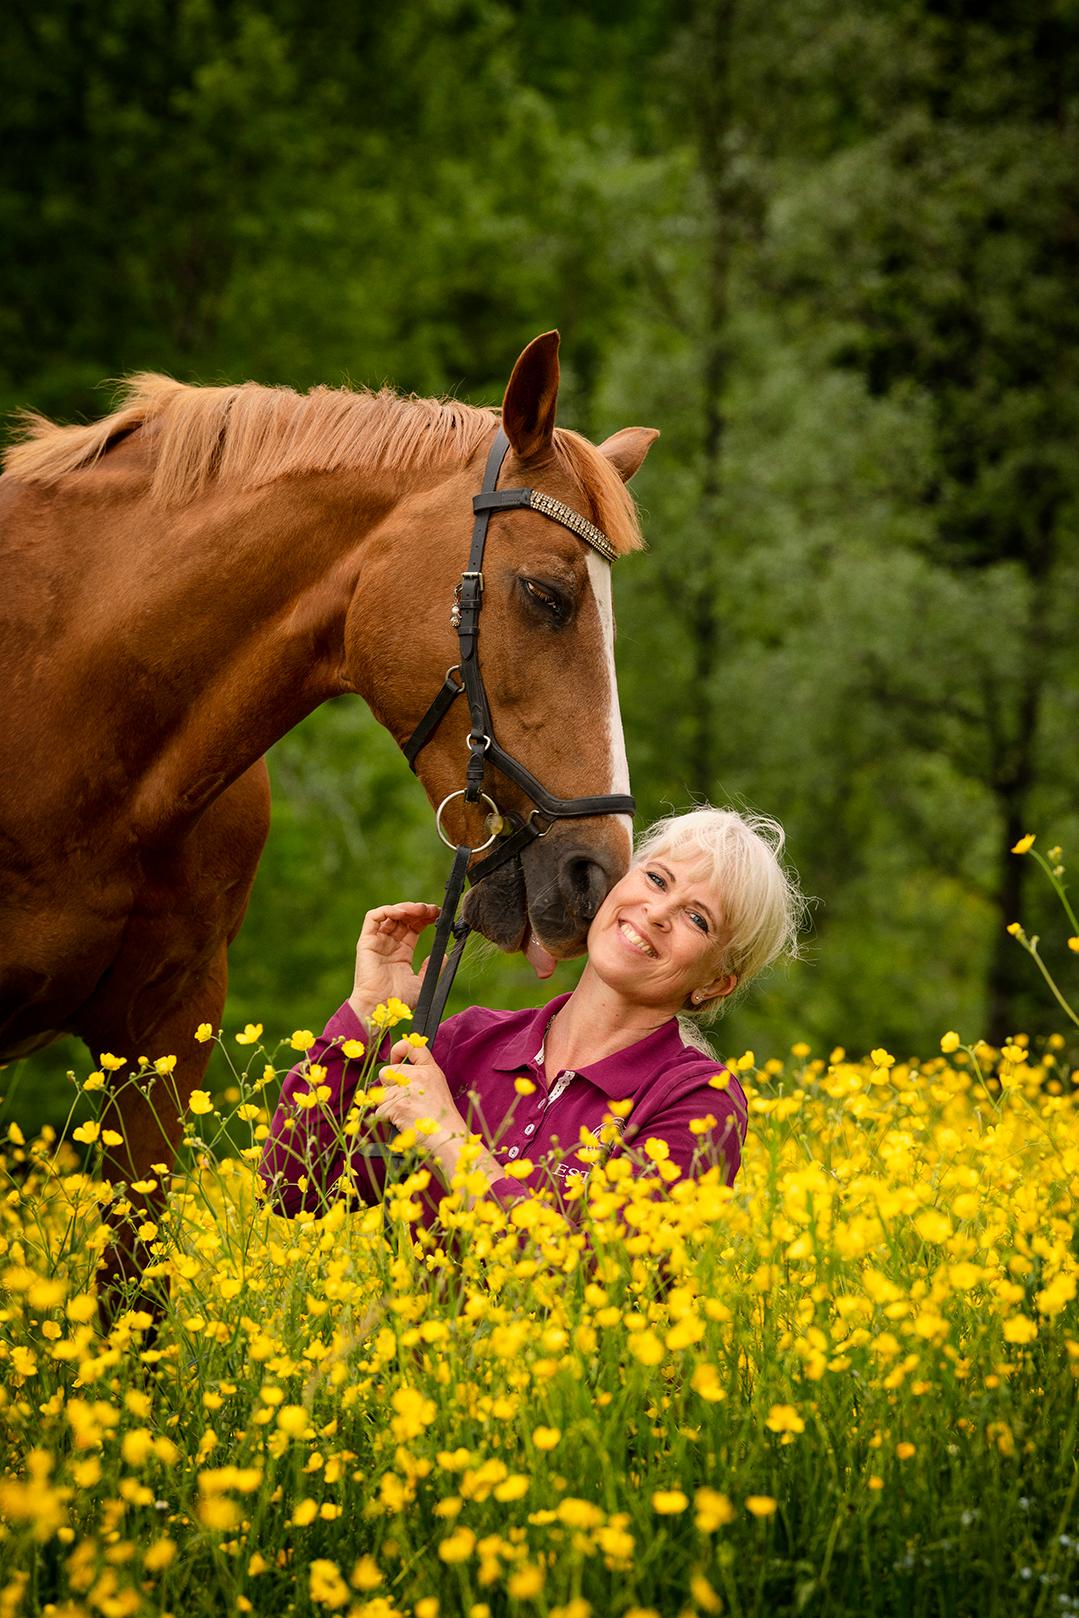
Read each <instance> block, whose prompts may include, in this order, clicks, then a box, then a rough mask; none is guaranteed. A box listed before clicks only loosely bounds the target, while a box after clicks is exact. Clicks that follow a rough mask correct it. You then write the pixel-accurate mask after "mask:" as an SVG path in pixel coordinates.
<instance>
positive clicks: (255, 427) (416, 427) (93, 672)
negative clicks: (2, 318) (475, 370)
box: [0, 332, 657, 1293]
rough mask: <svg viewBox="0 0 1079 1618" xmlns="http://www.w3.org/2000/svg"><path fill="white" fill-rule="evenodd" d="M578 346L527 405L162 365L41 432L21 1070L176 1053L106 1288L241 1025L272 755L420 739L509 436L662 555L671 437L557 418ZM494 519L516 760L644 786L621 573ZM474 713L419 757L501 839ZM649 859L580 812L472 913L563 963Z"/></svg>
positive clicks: (28, 708)
mask: <svg viewBox="0 0 1079 1618" xmlns="http://www.w3.org/2000/svg"><path fill="white" fill-rule="evenodd" d="M558 343H559V340H558V334H557V332H548V333H545V334H543V335H542V336H540V337H537V338H536V339H535V340H534V341H533V342H531V343H530V344H529V345H528V346H527V347H526V348H525V350H524V351H523V353H522V354H521V355H520V357H519V358H518V360H517V362H516V364H515V365H514V367H513V371H512V374H511V376H510V379H509V382H508V385H507V387H506V390H505V396H504V399H503V403H502V409H501V412H500V413H499V412H496V411H494V410H491V409H486V408H479V407H475V406H470V405H467V404H463V403H461V402H458V401H456V400H449V401H437V400H431V399H418V398H415V397H402V396H400V395H398V394H396V393H394V392H392V391H390V390H388V389H386V388H383V389H382V390H381V391H377V392H371V391H353V390H350V389H344V388H342V389H337V388H328V387H316V388H314V389H312V390H311V391H310V392H308V393H306V394H299V393H297V392H295V391H293V390H291V389H289V388H285V387H273V388H271V387H266V386H261V385H259V384H256V383H251V382H248V383H244V384H241V385H238V386H223V387H201V386H192V385H187V384H184V383H181V382H177V381H173V380H171V379H170V378H167V377H164V376H160V375H155V374H142V375H138V376H135V377H133V378H131V379H130V381H129V383H128V386H127V390H126V394H125V395H124V397H123V398H122V400H121V401H120V403H119V405H118V408H117V409H116V410H115V411H113V413H111V414H109V415H107V416H105V417H104V418H103V419H102V420H100V421H98V422H96V423H92V424H90V425H79V426H57V425H54V424H53V423H52V422H50V421H47V420H46V419H45V418H43V417H41V416H38V415H34V414H32V413H27V414H26V415H25V416H24V420H23V429H22V438H21V441H20V442H18V443H17V444H16V445H15V446H14V447H12V448H11V449H10V450H9V451H8V453H7V456H6V458H5V471H4V474H3V476H2V477H0V535H2V539H0V558H2V563H0V577H2V579H3V589H2V595H0V619H2V622H3V632H2V635H0V668H2V671H3V686H4V691H5V705H4V706H5V721H4V737H3V741H4V749H3V750H4V755H5V757H4V769H3V770H2V772H0V1059H2V1060H11V1059H14V1058H18V1057H22V1056H25V1055H27V1054H29V1053H31V1052H32V1051H34V1050H36V1049H38V1048H40V1047H41V1046H43V1045H45V1044H47V1043H48V1042H49V1041H50V1040H52V1039H54V1038H55V1037H57V1036H59V1035H61V1034H74V1035H76V1036H78V1037H79V1038H81V1039H82V1041H83V1042H84V1043H85V1044H86V1046H87V1047H88V1049H89V1051H90V1053H91V1057H92V1058H93V1059H94V1060H97V1059H98V1058H99V1054H100V1053H102V1052H122V1053H126V1054H127V1055H129V1056H130V1057H132V1058H133V1057H135V1056H136V1055H137V1054H147V1055H148V1056H149V1057H150V1058H151V1059H153V1058H155V1057H159V1056H160V1057H175V1058H176V1067H175V1070H174V1072H173V1073H172V1075H171V1084H172V1086H173V1089H172V1103H171V1104H170V1105H169V1106H168V1107H167V1108H166V1109H165V1112H164V1113H162V1111H161V1103H162V1098H161V1095H160V1094H157V1095H155V1096H154V1097H153V1098H152V1099H151V1098H150V1097H149V1096H148V1095H147V1094H145V1093H144V1092H143V1091H141V1090H140V1088H139V1087H138V1086H136V1085H134V1084H131V1083H127V1084H123V1083H122V1082H121V1081H122V1078H123V1074H122V1073H121V1074H120V1075H119V1076H118V1077H117V1078H115V1079H114V1080H113V1081H112V1088H111V1089H109V1090H108V1091H107V1092H106V1094H105V1097H104V1102H103V1113H102V1119H101V1122H102V1125H103V1130H104V1129H110V1130H113V1131H115V1132H116V1134H118V1135H120V1136H121V1137H122V1144H121V1145H120V1146H115V1145H113V1146H111V1147H109V1148H108V1149H107V1151H106V1153H105V1158H104V1165H103V1167H104V1172H105V1176H106V1178H108V1179H110V1180H112V1181H113V1182H114V1184H119V1183H121V1182H122V1183H124V1184H125V1185H126V1187H127V1188H128V1196H127V1200H128V1206H129V1207H133V1208H134V1213H133V1214H129V1216H128V1218H127V1219H116V1220H114V1221H113V1227H112V1229H111V1231H110V1238H109V1246H108V1249H107V1251H106V1252H105V1254H104V1255H103V1259H102V1265H101V1268H102V1271H103V1279H102V1291H103V1292H104V1291H105V1290H106V1289H111V1290H112V1292H114V1293H115V1292H116V1291H117V1289H120V1290H122V1289H123V1288H124V1287H125V1286H126V1283H128V1282H135V1283H137V1281H138V1278H139V1275H140V1274H141V1270H142V1269H143V1267H144V1266H145V1264H146V1262H147V1255H146V1253H145V1251H144V1250H143V1248H142V1247H141V1245H140V1241H139V1238H138V1236H137V1234H136V1230H137V1226H138V1225H139V1223H140V1222H141V1220H142V1219H143V1218H144V1217H146V1216H147V1214H152V1211H153V1209H154V1207H155V1206H156V1200H155V1199H156V1198H159V1197H160V1195H161V1193H160V1191H157V1192H154V1191H153V1190H150V1191H147V1192H144V1193H143V1194H142V1195H141V1196H140V1197H136V1196H135V1195H134V1193H133V1192H132V1191H131V1189H130V1187H131V1184H132V1182H138V1183H139V1184H143V1185H145V1184H147V1183H148V1182H147V1178H146V1177H147V1176H148V1175H149V1174H150V1165H151V1164H153V1163H158V1164H160V1163H161V1161H162V1160H163V1159H164V1160H165V1161H166V1162H167V1163H170V1164H171V1162H173V1161H174V1160H175V1152H176V1148H177V1145H178V1142H179V1139H180V1136H181V1134H182V1120H183V1113H184V1110H185V1108H186V1104H187V1101H188V1099H189V1097H190V1094H191V1091H192V1090H193V1089H194V1088H195V1087H196V1086H198V1085H199V1084H200V1083H201V1081H202V1078H203V1075H204V1072H205V1068H206V1062H207V1059H208V1054H209V1050H210V1046H209V1045H208V1044H206V1043H197V1042H196V1041H195V1039H194V1037H193V1036H194V1033H195V1030H196V1028H197V1026H198V1025H200V1024H209V1025H210V1026H211V1027H212V1028H214V1029H216V1028H218V1027H219V1026H220V1021H221V1017H222V1012H223V1008H224V1002H225V990H226V982H227V951H228V946H229V944H230V943H231V941H232V940H233V939H234V938H235V936H236V934H237V932H238V931H239V928H240V926H241V923H242V921H243V917H244V912H245V910H246V907H247V903H248V897H249V894H250V892H251V886H252V883H253V881H254V877H255V871H256V868H257V866H258V862H259V857H260V855H261V852H262V848H263V844H264V842H265V839H266V835H267V831H268V827H269V807H270V802H269V784H268V776H267V770H266V765H265V762H264V757H263V755H264V754H265V753H266V751H267V749H268V748H270V747H271V746H272V745H273V743H274V742H276V741H277V740H278V739H279V738H280V737H281V736H283V735H284V734H285V733H286V732H287V731H288V730H289V729H291V727H292V726H293V725H296V724H297V723H299V721H300V720H301V719H303V718H304V717H305V716H306V715H307V714H309V713H310V712H312V710H313V709H315V708H316V707H318V706H319V704H321V703H323V702H325V701H327V700H328V699H329V698H331V697H337V696H340V695H342V694H344V693H353V694H355V695H357V696H359V697H361V698H362V699H363V700H364V701H365V702H366V703H367V705H368V707H369V708H370V709H371V711H372V713H373V714H374V716H375V717H376V719H377V720H378V721H379V722H380V723H381V724H382V725H383V726H384V727H385V728H386V729H387V730H388V731H389V733H390V734H391V735H392V736H393V737H394V739H395V740H396V741H397V742H398V744H399V745H401V746H402V747H405V746H406V744H407V742H408V739H409V738H410V736H411V735H412V733H413V731H414V729H415V727H416V726H417V723H418V721H419V720H420V719H421V717H422V716H423V714H424V712H425V710H426V709H427V707H428V703H429V699H430V697H431V694H432V692H433V691H435V690H436V689H437V688H438V686H439V685H440V683H442V682H443V681H444V679H446V678H447V675H446V670H447V668H449V667H450V666H451V665H453V664H455V663H456V661H457V655H458V653H457V636H456V634H455V630H454V626H453V624H452V623H451V606H452V602H453V597H454V584H455V581H456V580H458V578H459V576H460V574H461V569H462V567H463V566H464V565H465V557H466V555H467V547H468V533H469V528H470V524H471V521H472V507H471V496H472V495H473V493H474V492H475V490H477V489H478V488H479V487H480V470H481V468H482V467H483V465H484V460H485V457H486V456H487V454H488V450H489V448H490V446H491V444H492V440H493V438H494V435H495V434H496V432H497V431H498V429H499V425H500V424H501V429H502V432H503V433H504V434H505V436H506V438H507V439H508V441H509V451H508V456H507V459H506V462H505V466H504V468H503V476H502V479H501V481H502V483H503V485H505V484H506V483H507V482H509V483H520V484H534V485H535V486H536V487H537V488H539V489H542V490H543V491H544V494H545V495H548V496H550V497H552V499H553V500H554V501H556V502H562V504H563V509H565V508H569V511H570V514H571V515H572V513H577V514H578V518H583V519H585V526H586V527H587V525H588V524H590V523H594V524H595V525H596V527H597V528H598V529H601V530H602V531H603V533H604V534H605V535H606V536H607V537H608V539H609V542H610V545H611V546H612V547H613V551H614V553H616V554H618V555H623V554H626V553H628V552H631V551H634V550H636V549H639V548H640V546H641V545H642V543H643V541H642V538H641V532H640V528H639V524H638V521H637V516H636V510H635V507H634V504H633V500H632V498H631V496H630V494H629V492H628V490H627V489H626V487H625V485H626V484H627V483H628V481H629V479H630V478H631V477H632V476H633V474H634V473H635V472H636V471H637V469H638V468H639V467H640V465H641V463H642V462H643V460H644V458H645V455H646V454H647V452H648V449H649V447H650V445H651V443H652V441H653V439H654V438H655V437H656V436H657V434H656V433H655V432H654V431H653V430H652V429H648V428H640V427H630V428H626V429H623V430H622V431H621V432H618V433H615V434H614V435H613V436H612V437H610V438H608V439H607V440H606V441H605V442H604V443H602V444H599V445H593V444H591V443H590V442H589V441H588V440H587V439H585V438H583V437H581V436H579V435H578V434H576V433H573V432H571V431H569V430H567V429H565V428H562V427H558V426H556V421H555V418H556V408H557V397H558V384H559V369H558ZM490 518H491V520H490V537H489V544H488V550H487V556H486V559H485V562H484V578H483V580H482V581H481V582H482V585H483V599H484V604H485V614H484V632H483V638H482V641H481V642H480V645H479V661H480V664H481V667H482V674H483V678H484V679H485V681H486V686H487V691H488V693H489V697H490V706H491V711H492V713H493V716H494V724H495V726H496V727H497V729H498V733H499V738H500V741H501V744H502V747H503V748H506V749H508V751H509V752H510V753H512V754H513V755H515V757H516V758H517V759H518V760H520V761H521V762H522V763H523V764H524V766H525V768H526V769H527V770H528V771H531V773H532V774H533V775H534V776H536V777H538V778H539V779H540V780H541V781H542V782H543V783H544V784H545V786H546V787H547V788H548V789H549V790H551V791H552V792H554V793H557V794H561V795H562V796H563V797H567V798H572V797H575V796H579V795H581V794H586V793H596V792H597V791H599V792H605V793H612V794H613V793H624V792H626V791H627V790H628V773H627V769H626V756H625V747H624V742H623V735H622V726H621V719H620V715H619V709H618V697H617V689H616V684H615V673H614V657H613V632H614V631H613V614H612V605H611V584H610V571H611V570H610V567H609V566H608V564H607V562H606V561H604V560H602V559H601V557H600V556H599V555H597V554H596V552H595V551H594V550H593V549H591V548H590V547H588V546H586V545H583V544H582V543H581V541H580V539H579V538H578V537H576V536H575V534H574V533H573V532H571V531H570V530H569V529H567V528H566V527H563V526H560V525H559V524H557V523H555V522H551V521H548V520H546V518H545V517H544V516H543V514H542V513H541V512H538V511H537V512H532V511H513V512H509V511H507V512H504V513H502V512H498V511H494V512H492V513H491V514H490ZM465 706H466V705H465V704H457V705H456V709H451V711H449V712H448V713H447V715H446V718H445V721H444V723H443V724H441V725H440V727H439V729H438V732H437V734H436V735H434V736H433V737H432V738H431V739H430V741H429V742H428V744H427V745H425V746H424V747H423V750H422V752H420V753H419V755H418V757H417V758H416V760H415V768H416V770H417V773H418V775H419V777H420V780H421V782H422V784H423V787H424V789H425V791H426V793H427V796H428V798H429V799H430V801H431V803H432V805H433V806H434V805H441V806H442V808H443V811H444V817H445V825H446V827H447V828H448V829H449V830H450V831H451V832H452V835H453V838H454V839H455V840H456V841H457V842H459V843H462V844H463V843H468V844H469V845H470V846H478V845H479V844H480V843H482V842H483V841H484V833H483V830H482V824H483V822H482V814H483V808H484V806H485V805H484V803H483V802H482V801H481V802H480V803H479V804H477V805H474V804H472V803H470V802H469V801H468V800H467V799H466V797H465V795H464V794H463V793H462V792H461V791H460V788H461V785H462V774H463V769H464V764H465V761H466V758H467V757H468V746H469V742H468V731H469V718H468V715H467V713H465V712H464V711H462V710H463V709H464V708H465ZM483 787H484V793H485V794H486V795H487V802H493V801H495V800H497V807H498V810H499V811H500V812H501V813H502V814H504V815H505V816H507V817H509V820H510V822H511V823H515V824H521V823H522V821H523V820H524V819H525V818H526V817H527V816H528V815H529V814H530V812H532V811H531V806H530V805H529V804H528V803H527V802H526V801H525V799H524V795H523V793H522V790H521V788H520V786H519V785H518V784H517V783H516V782H515V781H514V780H512V779H509V778H508V777H504V776H502V775H501V774H500V773H499V771H498V770H497V769H495V768H492V769H490V770H489V771H488V772H487V776H486V777H485V779H484V783H483ZM447 798H450V799H452V802H450V803H449V804H445V803H444V800H446V799H447ZM439 823H440V825H441V824H442V822H441V821H440V822H439ZM630 847H631V833H630V823H629V820H628V817H627V816H626V815H624V814H610V815H600V816H598V817H594V818H591V819H587V820H580V819H577V820H567V821H557V822H554V823H552V824H551V826H550V827H549V829H548V831H547V834H546V835H545V836H543V837H541V838H538V839H537V840H535V841H533V842H532V843H531V845H530V846H529V847H528V848H527V849H525V850H524V851H523V853H522V854H521V856H520V858H519V859H517V860H515V861H513V862H512V863H506V864H504V865H503V866H502V867H501V868H500V870H499V871H498V872H496V873H495V874H494V875H493V876H492V877H491V878H490V879H489V880H487V881H484V882H481V883H479V884H478V885H477V886H475V887H473V888H472V889H471V891H470V892H469V894H468V898H467V901H466V919H467V920H468V922H469V923H470V924H471V926H472V927H474V928H476V929H477V930H478V931H479V932H481V933H482V934H484V935H485V936H486V937H487V938H488V939H489V940H491V941H492V942H493V943H494V944H496V945H498V946H499V947H501V948H502V949H504V950H507V951H516V950H524V951H525V952H526V953H527V954H528V956H529V958H530V959H531V960H532V963H533V965H534V966H535V967H536V969H537V971H538V972H540V974H541V975H542V974H544V973H545V972H549V971H550V970H552V969H553V966H554V961H555V960H556V959H559V958H566V957H569V956H572V955H574V954H579V953H580V952H581V951H582V950H583V948H584V944H585V938H586V935H587V930H588V924H589V921H590V919H591V916H592V915H593V914H594V913H595V910H596V908H597V907H598V904H599V902H600V901H601V900H602V898H603V896H604V895H605V894H606V893H607V891H609V889H610V887H611V885H612V884H613V883H614V882H615V881H617V879H618V878H619V877H620V876H621V875H622V873H623V872H624V870H625V869H626V867H627V864H628V860H629V855H630ZM106 1077H107V1078H108V1077H109V1075H107V1076H106ZM163 1133H164V1137H165V1138H164V1139H163ZM107 1217H108V1215H107Z"/></svg>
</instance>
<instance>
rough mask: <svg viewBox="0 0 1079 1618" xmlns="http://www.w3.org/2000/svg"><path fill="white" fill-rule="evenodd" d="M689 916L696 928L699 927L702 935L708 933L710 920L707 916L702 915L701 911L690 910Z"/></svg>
mask: <svg viewBox="0 0 1079 1618" xmlns="http://www.w3.org/2000/svg"><path fill="white" fill-rule="evenodd" d="M688 914H689V919H690V921H691V922H692V923H693V925H694V927H699V928H700V930H701V932H702V933H706V932H707V931H708V920H707V918H706V917H705V916H702V915H701V913H700V911H699V910H690V911H689V912H688Z"/></svg>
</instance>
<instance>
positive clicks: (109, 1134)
mask: <svg viewBox="0 0 1079 1618" xmlns="http://www.w3.org/2000/svg"><path fill="white" fill-rule="evenodd" d="M101 1143H102V1145H103V1146H122V1145H123V1144H124V1137H123V1136H122V1135H121V1134H120V1132H119V1130H117V1129H103V1130H102V1131H101Z"/></svg>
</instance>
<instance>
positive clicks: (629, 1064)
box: [491, 994, 720, 1101]
mask: <svg viewBox="0 0 1079 1618" xmlns="http://www.w3.org/2000/svg"><path fill="white" fill-rule="evenodd" d="M568 999H569V995H568V994H560V995H559V996H558V997H557V999H555V1000H552V1001H550V1002H549V1003H548V1004H547V1005H545V1006H541V1007H540V1008H539V1010H538V1011H537V1012H535V1013H534V1015H533V1016H531V1017H530V1018H529V1019H528V1021H527V1022H526V1023H525V1024H524V1025H523V1027H522V1028H520V1029H519V1030H518V1032H517V1033H516V1034H514V1035H512V1036H511V1037H510V1038H509V1039H507V1040H506V1041H505V1043H504V1044H503V1046H502V1048H501V1050H500V1051H499V1054H498V1056H497V1057H496V1058H495V1060H494V1061H493V1062H492V1063H491V1066H492V1067H494V1068H496V1069H497V1070H498V1071H499V1072H501V1073H512V1072H515V1071H516V1070H518V1069H519V1068H522V1067H528V1068H533V1069H535V1066H536V1056H537V1054H538V1052H539V1051H540V1050H541V1049H542V1047H543V1044H544V1042H545V1041H546V1038H547V1029H548V1026H549V1024H550V1022H551V1019H552V1017H553V1016H554V1015H555V1013H556V1012H557V1011H559V1010H560V1009H561V1008H562V1006H564V1005H565V1003H566V1001H567V1000H568ZM684 1048H685V1047H684V1045H683V1042H682V1036H681V1033H680V1032H679V1029H678V1019H677V1017H671V1018H670V1019H669V1020H668V1021H667V1022H665V1023H661V1024H660V1026H659V1027H658V1028H654V1029H653V1030H652V1032H651V1033H650V1034H645V1035H644V1037H643V1039H638V1040H636V1041H635V1043H634V1044H632V1045H627V1046H626V1047H625V1049H624V1050H620V1051H614V1052H613V1053H612V1054H611V1055H610V1056H604V1057H602V1058H601V1059H600V1060H599V1061H598V1062H591V1063H589V1065H588V1066H587V1067H581V1068H577V1069H575V1071H576V1072H577V1073H579V1074H580V1076H581V1077H582V1078H583V1079H587V1080H588V1082H589V1083H590V1084H594V1085H595V1086H596V1088H597V1089H599V1090H602V1091H603V1093H604V1095H605V1096H607V1097H608V1098H609V1100H611V1101H622V1100H624V1099H625V1098H626V1097H627V1096H631V1095H633V1094H634V1092H635V1091H636V1090H637V1089H638V1088H639V1087H640V1083H641V1079H642V1077H643V1076H644V1075H646V1074H647V1073H649V1072H651V1071H653V1070H654V1068H655V1066H656V1064H657V1062H659V1061H660V1060H661V1059H662V1058H663V1057H665V1056H671V1055H676V1054H677V1053H678V1052H679V1051H682V1050H683V1049H684ZM719 1065H720V1064H719V1063H718V1062H717V1063H716V1066H717V1068H718V1066H719Z"/></svg>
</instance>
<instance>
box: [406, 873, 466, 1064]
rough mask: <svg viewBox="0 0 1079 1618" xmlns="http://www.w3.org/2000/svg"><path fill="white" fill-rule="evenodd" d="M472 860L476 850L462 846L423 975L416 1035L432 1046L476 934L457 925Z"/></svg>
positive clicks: (414, 1024) (414, 1023) (463, 923)
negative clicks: (472, 935) (448, 949)
mask: <svg viewBox="0 0 1079 1618" xmlns="http://www.w3.org/2000/svg"><path fill="white" fill-rule="evenodd" d="M471 858H472V850H471V849H470V848H469V846H468V844H467V843H460V844H458V846H457V849H456V852H455V853H454V856H453V865H452V866H451V867H450V874H449V876H448V877H447V879H446V892H445V896H444V898H443V900H442V909H441V910H440V911H439V913H438V922H437V924H436V926H435V938H434V943H433V944H432V945H431V953H430V955H429V956H428V959H427V969H426V971H425V972H424V975H423V986H422V988H421V989H420V998H419V1000H418V1001H417V1002H416V1010H415V1013H414V1014H413V1018H412V1027H413V1031H414V1032H415V1033H417V1034H422V1035H423V1037H424V1039H426V1040H427V1041H428V1043H430V1042H431V1040H432V1039H433V1038H434V1036H435V1032H436V1030H437V1028H438V1025H439V1023H440V1022H441V1021H442V1013H443V1012H444V1011H445V1009H446V1001H447V999H448V998H449V992H450V989H451V988H452V987H453V980H454V978H455V977H456V975H457V968H458V967H459V966H460V964H461V956H462V955H463V954H464V950H465V945H466V943H467V942H468V935H469V933H470V932H471V931H472V929H471V927H470V926H469V925H468V922H467V921H457V920H455V919H454V918H455V917H456V915H457V906H458V905H459V904H460V902H461V895H462V893H463V892H464V888H465V879H466V876H467V874H468V862H469V860H470V859H471ZM451 936H452V937H453V938H454V939H455V941H456V942H455V944H454V948H453V950H452V952H451V954H450V958H449V960H448V961H447V962H446V969H445V971H443V970H442V962H443V960H445V956H446V946H447V945H448V943H449V941H450V938H451Z"/></svg>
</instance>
